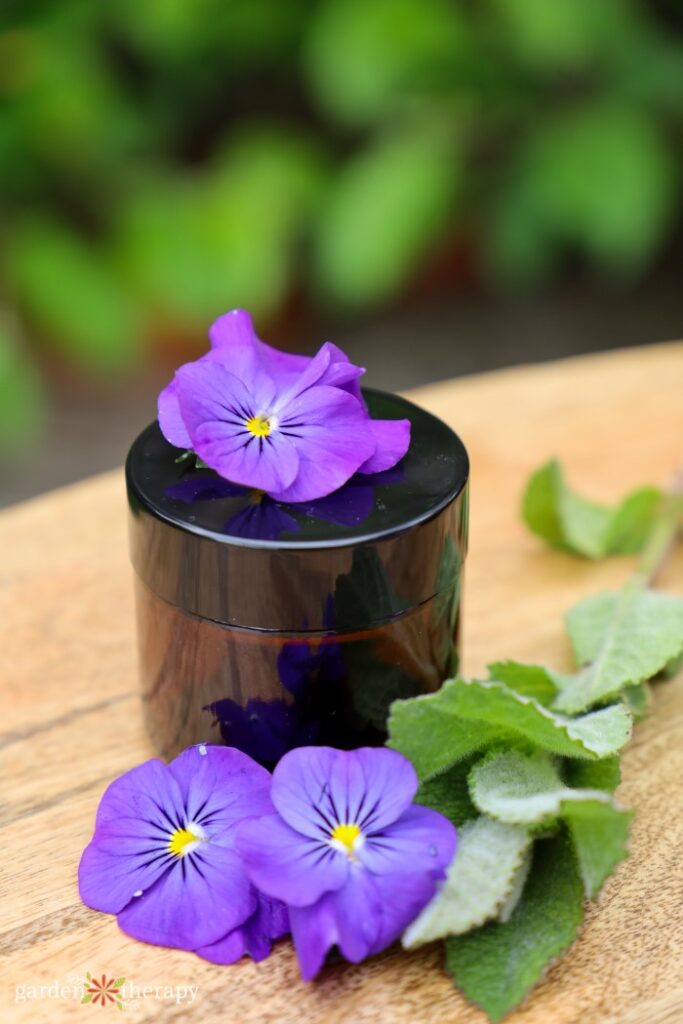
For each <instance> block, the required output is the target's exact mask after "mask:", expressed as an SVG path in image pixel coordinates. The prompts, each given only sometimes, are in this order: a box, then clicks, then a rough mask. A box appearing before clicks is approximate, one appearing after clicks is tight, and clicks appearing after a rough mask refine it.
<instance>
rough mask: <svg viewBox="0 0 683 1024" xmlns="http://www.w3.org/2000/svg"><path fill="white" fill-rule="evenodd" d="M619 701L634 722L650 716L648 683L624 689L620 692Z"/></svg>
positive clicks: (650, 692)
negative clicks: (622, 702) (623, 704)
mask: <svg viewBox="0 0 683 1024" xmlns="http://www.w3.org/2000/svg"><path fill="white" fill-rule="evenodd" d="M621 699H622V700H623V701H624V703H625V704H626V707H627V708H628V709H629V711H630V712H631V714H632V715H633V718H634V719H635V720H636V721H638V720H639V719H641V718H647V716H648V715H649V714H650V704H651V702H652V690H651V689H650V686H649V684H648V683H646V682H645V683H637V684H636V685H635V686H626V687H624V689H623V690H622V692H621Z"/></svg>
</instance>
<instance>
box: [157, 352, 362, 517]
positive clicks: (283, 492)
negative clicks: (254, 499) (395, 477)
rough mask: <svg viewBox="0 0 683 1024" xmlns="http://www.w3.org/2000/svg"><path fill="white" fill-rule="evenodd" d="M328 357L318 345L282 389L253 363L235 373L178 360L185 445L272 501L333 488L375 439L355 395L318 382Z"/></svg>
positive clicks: (353, 469)
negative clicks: (244, 372) (248, 370)
mask: <svg viewBox="0 0 683 1024" xmlns="http://www.w3.org/2000/svg"><path fill="white" fill-rule="evenodd" d="M329 361H330V355H329V353H328V352H326V351H325V350H324V349H321V351H320V352H319V353H318V356H316V358H315V359H314V360H312V362H311V363H310V365H309V366H308V368H307V369H306V370H305V371H304V373H303V374H302V375H301V377H300V378H299V379H298V381H297V382H296V383H295V384H293V385H292V386H291V387H289V388H286V389H284V390H279V389H278V386H277V384H276V383H275V381H274V380H273V379H272V377H270V376H268V374H267V373H266V372H265V371H263V370H262V369H260V368H259V369H256V370H255V371H254V373H253V375H252V376H251V377H250V378H249V379H248V380H247V381H243V380H240V378H238V377H236V376H235V375H234V374H232V373H231V372H230V371H229V370H227V369H226V368H225V367H224V366H223V365H221V364H220V363H212V362H201V361H199V362H197V363H188V364H187V365H186V366H183V367H181V368H180V369H179V370H178V372H177V373H176V377H175V379H176V384H177V393H178V402H179V405H180V411H181V414H182V417H183V421H184V423H185V424H186V426H187V429H188V432H189V434H190V437H191V439H192V449H193V451H195V452H196V453H197V455H199V456H200V458H201V459H202V460H203V461H204V462H205V463H206V464H207V465H208V466H209V467H210V468H211V469H214V470H215V471H216V472H217V473H218V474H219V475H220V476H223V477H225V478H226V479H228V480H231V481H233V482H234V483H238V484H244V485H245V486H248V487H253V488H257V489H258V490H262V491H265V492H266V493H267V494H270V495H271V496H272V497H274V498H275V499H277V500H279V501H290V502H299V501H311V500H313V499H314V498H320V497H323V496H324V495H326V494H330V493H331V492H332V491H336V490H337V489H338V488H339V487H341V486H342V484H345V483H346V481H347V480H348V479H349V478H350V477H351V476H353V474H354V473H355V472H356V470H357V469H358V467H359V466H360V465H361V464H362V463H363V462H365V461H366V460H367V459H368V458H369V457H370V456H371V455H372V454H373V453H374V451H375V447H376V445H375V441H374V439H373V437H372V434H371V432H370V431H369V430H368V428H367V423H368V420H367V416H366V415H365V413H364V411H363V408H362V406H361V404H360V403H359V402H358V400H357V399H356V398H354V397H353V395H350V394H349V393H348V392H347V391H342V390H340V389H339V388H336V387H331V386H329V385H326V384H322V385H321V384H319V383H318V382H319V380H320V378H321V377H323V376H324V373H325V369H326V367H327V366H329Z"/></svg>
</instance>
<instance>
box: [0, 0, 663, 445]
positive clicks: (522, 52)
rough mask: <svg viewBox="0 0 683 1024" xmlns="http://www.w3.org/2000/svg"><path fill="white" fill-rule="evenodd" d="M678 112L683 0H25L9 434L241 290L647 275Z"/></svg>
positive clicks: (1, 97)
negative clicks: (52, 390)
mask: <svg viewBox="0 0 683 1024" xmlns="http://www.w3.org/2000/svg"><path fill="white" fill-rule="evenodd" d="M682 127H683V12H682V11H681V8H680V6H679V5H677V4H675V3H674V0H672V2H671V3H662V2H659V3H645V2H642V3H636V2H635V0H480V2H479V3H472V2H466V0H460V2H458V0H191V2H190V0H143V2H140V0H109V2H106V3H105V2H95V0H58V2H56V0H43V2H40V0H2V4H1V5H0V225H1V228H0V231H1V236H0V393H1V394H2V399H1V401H0V439H1V442H0V443H2V444H4V445H5V446H11V445H13V444H15V443H16V441H17V439H18V438H22V439H25V438H26V437H29V436H31V434H32V433H33V434H35V433H36V431H39V430H40V424H41V414H42V412H43V411H44V408H45V402H46V387H45V384H44V380H45V367H46V366H47V367H54V366H55V365H58V366H59V367H60V368H62V371H64V370H65V371H67V372H76V373H77V374H81V375H86V377H87V378H88V379H93V378H94V379H97V378H105V379H107V380H109V379H111V378H112V377H116V376H119V377H121V378H122V379H123V380H125V379H126V376H127V375H130V374H133V373H135V372H136V371H139V369H140V367H141V366H143V365H145V363H146V362H147V361H148V360H149V359H153V358H156V357H157V356H158V354H159V353H160V352H163V350H164V347H168V346H169V345H171V346H175V347H177V348H178V349H179V350H180V349H183V350H184V349H185V347H189V346H192V345H195V346H203V345H204V344H205V337H206V327H207V325H208V324H209V323H210V322H211V320H212V319H213V318H214V317H215V316H217V315H218V314H219V313H221V312H222V311H224V310H225V309H226V308H227V307H232V306H246V307H248V308H250V309H251V310H252V311H253V312H254V313H255V314H256V315H257V318H258V319H259V322H264V320H265V321H269V320H277V318H278V317H279V316H282V315H283V310H286V308H287V307H288V304H291V303H292V302H293V301H296V302H298V303H304V304H305V305H307V306H312V307H320V305H321V304H325V306H326V307H332V308H333V309H336V310H348V311H361V312H362V311H365V310H368V309H369V308H372V307H375V308H376V307H378V306H382V305H383V304H387V303H391V302H393V301H395V300H396V299H397V297H398V296H400V295H401V293H402V292H404V291H405V289H406V288H411V287H415V281H416V280H417V281H419V280H420V276H421V275H424V274H425V273H428V270H429V268H430V267H432V266H434V265H437V264H438V266H439V267H440V270H439V275H440V277H439V279H440V280H441V281H442V283H443V285H444V287H446V288H451V287H460V286H466V283H467V281H472V280H474V281H476V282H477V283H478V286H480V285H482V284H483V286H484V287H486V288H490V289H500V288H512V287H525V288H533V287H538V286H539V285H542V284H543V283H544V282H546V281H547V280H548V279H549V278H550V277H551V276H552V275H557V274H561V273H562V272H563V269H564V268H566V267H567V265H568V264H569V263H570V262H572V261H573V262H576V261H577V260H578V261H580V263H581V265H585V266H587V267H590V268H591V272H593V273H595V274H600V275H608V276H609V277H610V278H612V279H619V280H623V281H625V282H630V281H632V280H633V279H634V278H635V277H637V276H638V275H639V274H642V273H643V272H644V271H645V270H646V269H647V268H648V266H649V265H650V264H651V262H652V261H653V260H654V259H655V258H656V257H657V255H658V253H659V252H660V251H661V249H662V247H663V246H665V245H666V244H667V242H668V241H669V239H670V238H671V237H672V235H673V234H674V233H676V232H677V231H678V230H679V229H680V218H679V212H680V196H681V172H682V167H683V151H682V149H681V138H682ZM444 267H445V268H446V269H445V272H444ZM463 282H464V284H463ZM62 371H60V372H62Z"/></svg>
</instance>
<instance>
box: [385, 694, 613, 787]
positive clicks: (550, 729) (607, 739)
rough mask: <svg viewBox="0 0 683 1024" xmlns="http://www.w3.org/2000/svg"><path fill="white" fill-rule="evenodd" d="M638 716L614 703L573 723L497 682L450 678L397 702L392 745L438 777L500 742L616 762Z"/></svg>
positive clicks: (422, 773) (425, 775)
mask: <svg viewBox="0 0 683 1024" xmlns="http://www.w3.org/2000/svg"><path fill="white" fill-rule="evenodd" d="M630 735H631V716H630V714H629V712H628V711H627V709H626V708H625V707H624V706H623V705H622V704H614V705H611V706H610V707H607V708H602V709H601V710H600V711H594V712H591V713H590V714H588V715H583V716H582V717H580V718H568V717H566V716H564V715H560V714H556V713H554V712H552V711H550V710H549V709H548V708H545V707H543V705H542V704H539V703H538V701H536V700H534V699H533V698H532V697H525V696H523V695H522V694H519V693H515V691H514V690H511V689H510V688H509V687H507V686H505V685H504V684H503V683H499V682H496V681H491V680H488V681H481V680H471V681H468V680H465V679H449V680H447V682H445V683H444V685H443V686H442V687H441V689H440V690H439V691H438V692H437V693H433V694H427V695H424V696H420V697H414V698H413V699H412V700H407V701H396V702H395V703H394V704H392V706H391V714H390V717H389V746H391V747H393V748H394V749H395V750H400V751H401V753H402V754H404V755H405V756H406V757H407V758H408V759H409V760H410V761H412V762H413V764H414V765H415V768H416V770H417V773H418V775H419V776H420V778H421V779H426V778H430V777H431V776H432V775H436V774H438V773H439V772H441V771H444V770H445V769H446V768H448V767H450V765H452V764H455V763H456V762H457V761H460V760H462V758H463V757H466V756H467V755H468V754H471V753H473V752H474V751H477V750H483V749H485V748H486V747H488V746H490V745H491V744H492V743H493V742H503V741H506V740H507V741H509V740H510V739H511V738H512V739H515V738H516V739H517V740H519V739H520V738H523V739H525V740H530V741H531V742H532V743H534V744H535V745H536V746H538V747H541V748H542V749H544V750H548V751H550V752H551V753H554V754H561V755H563V756H565V757H586V758H590V759H597V758H602V757H609V756H610V755H611V754H614V753H616V752H617V750H619V749H620V748H621V747H623V746H624V744H625V743H626V742H627V741H628V739H629V737H630Z"/></svg>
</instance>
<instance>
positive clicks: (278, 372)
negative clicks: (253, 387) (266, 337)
mask: <svg viewBox="0 0 683 1024" xmlns="http://www.w3.org/2000/svg"><path fill="white" fill-rule="evenodd" d="M256 352H257V354H258V357H259V360H260V362H261V364H262V365H263V366H264V367H265V368H266V370H267V371H268V373H269V374H270V375H271V377H272V378H273V380H275V381H276V382H277V385H278V388H286V387H289V385H290V384H292V383H293V382H294V381H295V380H296V379H297V377H299V376H300V375H301V374H302V373H303V372H304V370H305V369H306V367H307V366H308V364H309V363H310V361H311V358H310V356H301V355H297V354H295V353H293V352H281V351H280V349H277V348H272V347H271V346H270V345H266V343H265V341H257V343H256Z"/></svg>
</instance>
